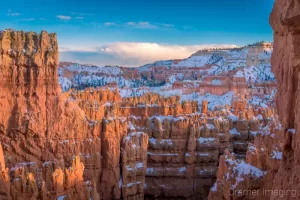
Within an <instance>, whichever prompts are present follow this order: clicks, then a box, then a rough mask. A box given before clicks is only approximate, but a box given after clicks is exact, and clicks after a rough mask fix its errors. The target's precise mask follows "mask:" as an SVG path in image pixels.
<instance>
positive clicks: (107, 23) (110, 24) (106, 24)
mask: <svg viewBox="0 0 300 200" xmlns="http://www.w3.org/2000/svg"><path fill="white" fill-rule="evenodd" d="M117 25H118V24H116V23H114V22H105V23H104V26H117Z"/></svg>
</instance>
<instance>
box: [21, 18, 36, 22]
mask: <svg viewBox="0 0 300 200" xmlns="http://www.w3.org/2000/svg"><path fill="white" fill-rule="evenodd" d="M34 20H35V18H24V19H19V21H23V22H29V21H34Z"/></svg>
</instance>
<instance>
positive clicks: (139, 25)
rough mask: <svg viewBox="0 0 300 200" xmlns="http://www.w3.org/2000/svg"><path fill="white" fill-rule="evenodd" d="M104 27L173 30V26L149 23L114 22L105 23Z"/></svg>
mask: <svg viewBox="0 0 300 200" xmlns="http://www.w3.org/2000/svg"><path fill="white" fill-rule="evenodd" d="M104 26H106V27H112V26H118V27H129V28H139V29H155V28H173V27H174V25H173V24H158V23H157V24H156V23H150V22H146V21H144V22H125V23H115V22H105V23H104Z"/></svg>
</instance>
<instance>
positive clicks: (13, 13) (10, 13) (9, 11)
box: [7, 10, 21, 17]
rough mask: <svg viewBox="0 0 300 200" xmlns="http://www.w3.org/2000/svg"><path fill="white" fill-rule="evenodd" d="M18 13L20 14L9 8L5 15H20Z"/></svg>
mask: <svg viewBox="0 0 300 200" xmlns="http://www.w3.org/2000/svg"><path fill="white" fill-rule="evenodd" d="M20 15H21V14H20V13H18V12H12V11H11V10H8V11H7V16H14V17H16V16H20Z"/></svg>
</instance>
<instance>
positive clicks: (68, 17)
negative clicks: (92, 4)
mask: <svg viewBox="0 0 300 200" xmlns="http://www.w3.org/2000/svg"><path fill="white" fill-rule="evenodd" d="M56 17H57V18H58V19H60V20H70V19H72V17H70V16H66V15H57V16H56Z"/></svg>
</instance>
